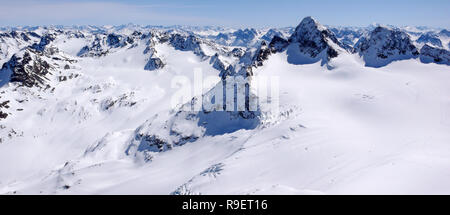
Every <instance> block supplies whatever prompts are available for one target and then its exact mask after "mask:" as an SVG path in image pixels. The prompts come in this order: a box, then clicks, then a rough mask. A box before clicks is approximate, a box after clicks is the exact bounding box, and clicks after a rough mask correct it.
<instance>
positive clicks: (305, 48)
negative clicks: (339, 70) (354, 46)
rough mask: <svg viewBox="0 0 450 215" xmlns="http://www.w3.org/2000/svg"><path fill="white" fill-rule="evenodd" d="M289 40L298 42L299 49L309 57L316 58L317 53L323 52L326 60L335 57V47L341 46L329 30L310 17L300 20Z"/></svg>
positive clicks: (336, 52)
mask: <svg viewBox="0 0 450 215" xmlns="http://www.w3.org/2000/svg"><path fill="white" fill-rule="evenodd" d="M289 42H290V43H296V44H298V49H299V51H300V52H301V53H303V54H304V55H306V56H308V57H311V58H317V57H319V54H321V53H325V56H324V57H326V59H327V60H330V59H331V58H334V57H337V56H338V51H337V48H338V47H342V45H341V43H340V42H339V41H338V40H337V39H336V37H335V36H334V34H333V33H332V32H331V31H330V30H328V29H327V28H325V27H324V26H322V25H321V24H319V23H318V22H316V20H314V19H313V18H311V17H306V18H304V19H303V20H302V21H301V22H300V24H299V25H298V26H297V28H295V31H294V33H293V34H292V35H291V37H290V38H289Z"/></svg>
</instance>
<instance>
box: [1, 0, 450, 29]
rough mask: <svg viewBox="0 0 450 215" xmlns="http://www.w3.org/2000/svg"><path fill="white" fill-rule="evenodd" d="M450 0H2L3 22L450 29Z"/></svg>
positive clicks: (14, 24)
mask: <svg viewBox="0 0 450 215" xmlns="http://www.w3.org/2000/svg"><path fill="white" fill-rule="evenodd" d="M449 11H450V0H428V1H425V0H390V1H389V0H373V1H365V0H341V1H337V0H334V1H333V0H322V1H319V0H315V1H312V0H272V1H269V0H259V1H257V0H223V1H213V0H195V1H194V0H184V1H183V0H166V1H163V0H151V1H150V0H149V1H144V0H131V1H125V0H113V1H104V0H94V1H87V0H81V1H80V0H79V1H74V0H35V1H33V0H13V1H11V0H0V26H16V25H22V26H23V25H73V24H79V25H84V24H93V25H119V24H127V23H135V24H142V25H174V24H180V25H195V26H198V25H219V26H232V27H283V26H295V25H297V24H298V23H299V22H300V20H301V19H302V18H303V17H305V16H313V17H315V18H316V19H317V20H318V21H319V22H321V23H322V24H327V25H344V26H367V25H369V24H371V23H380V24H392V25H396V26H404V25H411V26H430V27H444V28H450V12H449Z"/></svg>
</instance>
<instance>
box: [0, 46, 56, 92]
mask: <svg viewBox="0 0 450 215" xmlns="http://www.w3.org/2000/svg"><path fill="white" fill-rule="evenodd" d="M51 68H52V66H51V65H50V64H49V63H48V62H47V61H45V60H43V59H42V58H41V57H40V56H39V55H36V54H33V53H32V52H30V51H25V53H24V54H23V56H22V57H18V56H16V55H14V56H12V57H11V59H10V60H9V61H8V62H6V63H5V64H4V65H3V67H2V69H1V71H0V72H1V73H10V74H11V76H10V82H17V83H19V84H20V85H23V86H26V87H33V86H38V87H43V86H46V87H47V86H48V85H47V84H46V81H47V80H48V78H47V77H46V76H47V74H49V73H50V69H51Z"/></svg>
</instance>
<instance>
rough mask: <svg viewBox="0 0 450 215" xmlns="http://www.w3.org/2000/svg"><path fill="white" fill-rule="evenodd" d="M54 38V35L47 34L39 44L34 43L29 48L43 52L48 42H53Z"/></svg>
mask: <svg viewBox="0 0 450 215" xmlns="http://www.w3.org/2000/svg"><path fill="white" fill-rule="evenodd" d="M55 38H56V35H54V34H47V35H45V36H43V37H42V38H41V41H40V42H39V43H35V44H33V45H32V46H31V48H32V49H34V50H36V51H39V52H43V51H44V50H45V48H46V46H47V45H48V44H50V42H52V41H54V40H55Z"/></svg>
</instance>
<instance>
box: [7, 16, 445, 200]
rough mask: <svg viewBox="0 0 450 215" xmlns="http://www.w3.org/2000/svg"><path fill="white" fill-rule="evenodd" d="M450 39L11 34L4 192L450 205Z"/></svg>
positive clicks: (79, 29)
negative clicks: (446, 199)
mask: <svg viewBox="0 0 450 215" xmlns="http://www.w3.org/2000/svg"><path fill="white" fill-rule="evenodd" d="M449 38H450V36H449V31H448V30H446V29H430V28H420V29H418V28H412V27H400V28H398V27H393V26H369V27H366V28H358V27H333V26H324V25H322V24H320V23H319V22H318V21H317V20H315V19H314V18H312V17H306V18H304V19H302V20H301V21H300V22H299V25H298V26H296V27H286V28H273V29H256V28H248V29H232V28H225V27H211V26H209V27H186V26H169V27H165V26H139V25H133V24H128V25H122V26H102V27H99V26H71V27H66V26H52V27H14V28H2V29H1V31H0V66H1V70H0V163H2V165H0V193H2V194H25V193H31V194H118V193H132V194H351V193H363V194H367V193H376V194H378V193H384V194H401V193H403V194H411V193H412V194H417V193H431V194H438V193H445V194H448V193H450V183H449V181H450V174H449V173H448V171H447V170H448V169H449V168H450V145H449V143H450V132H448V131H449V130H450V99H449V98H450V85H449V84H448V83H450V69H449V65H450V54H449V44H448V43H449V41H450V39H449ZM196 71H201V72H202V76H203V77H204V78H206V77H211V78H210V79H208V80H209V82H207V81H205V82H201V83H202V84H201V85H203V88H200V90H196V88H195V86H191V88H189V87H188V88H185V89H184V88H181V91H186V92H190V93H189V96H188V97H183V98H182V99H181V100H179V101H175V102H176V105H175V106H174V105H173V102H174V101H172V98H173V97H174V96H175V95H177V94H178V93H180V86H179V84H177V83H178V82H177V83H174V80H183V81H186V82H189V81H194V82H195V80H196V78H198V76H196V75H197V72H196ZM180 77H184V78H187V79H180ZM228 78H236V79H237V78H242V80H250V82H249V84H248V85H245V86H244V87H239V85H236V86H234V85H233V86H228V85H226V83H227V82H228V81H229V80H230V79H228ZM265 78H266V79H270V80H278V82H276V81H275V82H270V84H269V85H270V86H271V87H273V88H271V90H270V95H271V96H269V97H267V98H266V97H265V96H264V94H261V93H260V92H259V91H258V90H257V89H255V88H257V87H259V85H256V84H254V82H251V81H253V80H260V79H261V80H262V79H265ZM205 80H206V79H205ZM239 80H241V79H239ZM197 84H198V83H197ZM272 84H273V86H272ZM194 85H195V83H194ZM235 88H236V95H234V94H235V93H234V90H235ZM230 89H231V91H229V90H230ZM238 91H242V92H245V93H244V95H245V102H244V103H242V104H238V103H237V102H236V104H234V103H233V102H234V101H237V98H236V97H237V92H238ZM218 92H219V93H218ZM229 92H232V93H231V94H233V95H232V96H231V98H232V99H231V100H227V98H229V97H228V96H229ZM217 93H218V94H217ZM221 93H223V95H221ZM222 96H223V98H222ZM221 99H222V101H223V102H224V104H223V105H222V104H220V103H218V101H220V100H221ZM252 99H257V101H258V102H257V103H252V101H255V100H252ZM275 100H276V101H277V102H278V104H279V106H278V107H277V108H272V106H270V105H271V104H270V102H274V101H275ZM204 101H208V102H211V105H210V106H207V105H205V103H202V102H204ZM213 101H214V102H213ZM269 101H270V102H269ZM218 104H219V105H218ZM234 106H236V107H237V108H241V109H238V110H236V109H234V110H228V109H227V108H230V107H234ZM191 107H201V108H200V110H196V109H192V108H191ZM208 107H209V108H211V107H214V108H216V109H214V108H213V109H212V110H209V109H208ZM251 107H255V108H254V109H252V108H251ZM217 109H224V110H226V111H219V110H217Z"/></svg>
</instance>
